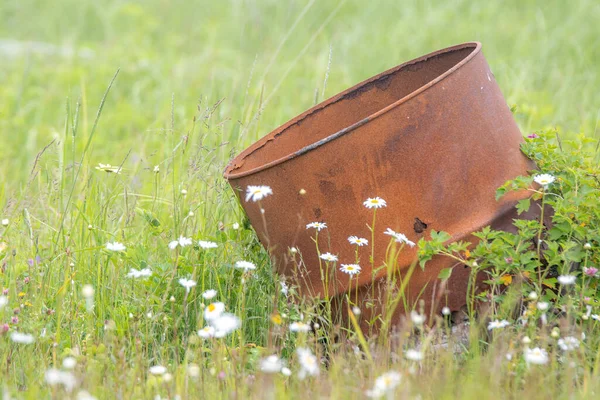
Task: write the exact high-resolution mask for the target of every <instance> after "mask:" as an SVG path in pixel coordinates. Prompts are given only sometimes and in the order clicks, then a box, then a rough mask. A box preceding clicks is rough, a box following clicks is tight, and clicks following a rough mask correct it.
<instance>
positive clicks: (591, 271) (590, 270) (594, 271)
mask: <svg viewBox="0 0 600 400" xmlns="http://www.w3.org/2000/svg"><path fill="white" fill-rule="evenodd" d="M583 273H584V274H585V275H587V276H591V277H597V276H598V268H596V267H583Z"/></svg>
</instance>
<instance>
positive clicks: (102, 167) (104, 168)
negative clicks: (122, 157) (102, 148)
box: [96, 163, 121, 174]
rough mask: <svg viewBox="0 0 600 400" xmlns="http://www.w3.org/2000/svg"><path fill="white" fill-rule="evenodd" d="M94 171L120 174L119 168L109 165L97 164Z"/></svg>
mask: <svg viewBox="0 0 600 400" xmlns="http://www.w3.org/2000/svg"><path fill="white" fill-rule="evenodd" d="M96 169H97V170H99V171H104V172H108V173H113V174H120V173H121V167H115V166H112V165H110V164H102V163H98V166H97V167H96Z"/></svg>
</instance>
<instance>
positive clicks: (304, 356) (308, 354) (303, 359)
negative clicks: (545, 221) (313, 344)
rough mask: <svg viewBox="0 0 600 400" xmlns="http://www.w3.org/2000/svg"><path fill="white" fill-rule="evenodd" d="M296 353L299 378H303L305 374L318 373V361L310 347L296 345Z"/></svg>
mask: <svg viewBox="0 0 600 400" xmlns="http://www.w3.org/2000/svg"><path fill="white" fill-rule="evenodd" d="M296 354H297V355H298V363H299V364H300V372H299V374H298V377H299V378H300V379H304V378H305V377H306V376H317V375H319V361H318V360H317V357H316V356H315V355H314V354H313V353H312V351H310V349H307V348H304V347H298V348H297V349H296Z"/></svg>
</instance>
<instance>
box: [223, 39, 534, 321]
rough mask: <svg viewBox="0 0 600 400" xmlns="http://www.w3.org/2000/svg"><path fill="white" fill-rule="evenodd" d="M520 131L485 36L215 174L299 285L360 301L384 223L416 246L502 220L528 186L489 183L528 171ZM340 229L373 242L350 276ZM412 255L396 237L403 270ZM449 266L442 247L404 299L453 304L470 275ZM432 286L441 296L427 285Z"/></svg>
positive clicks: (310, 117) (342, 102)
mask: <svg viewBox="0 0 600 400" xmlns="http://www.w3.org/2000/svg"><path fill="white" fill-rule="evenodd" d="M522 140H523V138H522V135H521V132H520V131H519V128H518V127H517V125H516V123H515V121H514V119H513V116H512V114H511V111H510V110H509V108H508V106H507V104H506V101H505V99H504V98H503V96H502V93H501V91H500V88H499V87H498V84H497V83H496V80H495V79H494V75H493V74H492V72H491V71H490V68H489V66H488V64H487V62H486V60H485V58H484V56H483V53H482V51H481V44H480V43H477V42H472V43H464V44H460V45H457V46H453V47H449V48H446V49H443V50H439V51H436V52H433V53H430V54H427V55H425V56H422V57H419V58H417V59H414V60H412V61H408V62H405V63H403V64H401V65H399V66H397V67H395V68H392V69H389V70H387V71H385V72H383V73H381V74H379V75H377V76H374V77H373V78H370V79H367V80H365V81H364V82H361V83H359V84H358V85H356V86H354V87H352V88H350V89H347V90H345V91H343V92H342V93H340V94H338V95H335V96H333V97H331V98H330V99H328V100H326V101H324V102H322V103H320V104H318V105H316V106H314V107H313V108H311V109H310V110H308V111H306V112H304V113H303V114H301V115H299V116H297V117H296V118H293V119H292V120H290V121H289V122H287V123H286V124H284V125H282V126H281V127H279V128H277V129H275V130H274V131H272V132H271V133H269V134H268V135H266V136H264V137H263V138H262V139H260V140H259V141H258V142H256V143H254V144H253V145H251V146H250V147H249V148H247V149H246V150H244V151H243V152H242V153H241V154H240V155H238V156H237V157H235V158H234V159H233V160H232V161H231V162H230V163H229V165H228V166H227V168H226V170H225V174H224V175H225V177H226V178H227V179H228V181H229V183H230V185H231V186H232V188H233V189H234V191H235V192H236V193H237V194H238V196H239V199H240V202H241V204H242V205H243V207H244V209H245V211H246V213H247V216H248V218H249V220H250V222H251V224H252V226H253V227H254V229H255V230H256V233H257V234H258V237H259V239H260V241H261V242H262V243H263V245H264V246H265V247H266V248H267V249H268V251H269V252H270V254H271V255H272V258H273V260H274V266H275V268H276V270H277V271H278V272H279V273H280V274H282V275H284V276H289V277H294V276H295V277H296V278H297V277H298V276H297V275H298V269H299V268H300V269H301V273H302V278H301V279H297V283H298V284H299V285H300V288H301V293H303V294H305V295H312V296H321V297H323V296H324V295H325V294H326V293H327V295H328V297H329V296H335V295H340V294H344V293H346V292H347V291H348V290H349V287H350V284H351V285H352V287H354V286H355V285H358V287H359V292H360V293H361V295H360V296H361V297H360V299H359V301H364V300H365V299H366V297H365V296H367V293H369V292H370V290H369V289H368V287H369V285H370V284H371V283H372V282H373V279H374V277H375V280H376V281H377V280H381V279H384V278H385V274H386V271H387V269H386V268H382V269H380V270H378V271H377V273H373V271H372V265H374V266H375V268H378V267H379V266H381V265H383V264H384V263H385V262H386V250H387V247H388V243H389V242H390V239H391V238H390V236H387V235H385V234H384V231H385V230H386V229H387V228H390V229H392V230H394V231H395V232H400V233H403V234H405V235H406V237H407V238H408V239H409V240H410V241H412V242H417V241H418V240H419V239H421V238H423V237H425V238H427V237H428V235H429V232H430V231H431V230H432V229H433V230H436V231H445V232H448V233H449V234H450V235H451V237H452V239H451V240H453V241H454V240H456V241H457V240H471V239H473V237H472V236H471V235H470V234H471V233H472V232H474V231H477V230H479V229H480V228H482V227H485V226H488V225H491V226H494V227H496V228H500V229H510V227H511V218H512V216H513V211H514V205H515V203H516V202H517V201H518V200H519V199H521V198H524V197H526V196H527V195H526V194H525V193H516V194H512V195H510V196H505V197H503V198H502V199H501V200H500V201H497V200H496V198H495V191H496V189H497V188H498V187H499V186H501V185H502V184H503V183H504V182H505V181H507V180H509V179H512V178H514V177H516V176H519V175H524V174H527V173H528V171H529V170H532V169H534V168H535V166H534V165H533V163H532V162H531V161H529V160H528V159H527V158H526V157H525V156H524V155H523V154H522V153H521V151H520V143H521V142H522ZM249 185H267V186H269V187H271V189H272V192H273V194H272V195H270V196H268V197H266V198H264V199H263V200H262V201H261V202H260V205H259V204H257V203H253V202H252V201H245V198H244V197H245V190H246V187H247V186H249ZM373 197H380V198H382V199H384V200H386V202H387V206H386V207H384V208H380V209H377V215H376V222H375V227H374V228H375V229H374V239H375V240H374V243H372V242H371V232H370V230H369V226H371V225H372V219H373V209H369V208H367V207H365V206H364V204H363V202H364V201H365V200H366V199H368V198H373ZM261 209H264V211H261ZM311 222H324V223H326V224H327V228H326V229H324V230H322V231H320V232H319V243H318V245H319V252H317V249H316V245H315V241H314V237H315V233H316V232H315V230H311V229H307V224H309V223H311ZM349 236H358V237H363V238H367V239H368V240H369V241H370V243H369V245H368V246H365V247H361V248H360V249H359V256H360V262H359V264H360V266H361V268H362V271H361V272H360V274H358V275H356V276H352V275H349V274H347V273H345V272H343V271H341V270H340V269H339V266H340V265H341V264H344V263H355V261H356V258H355V257H356V252H355V251H356V246H355V245H353V244H351V243H350V242H349V241H348V237H349ZM372 245H375V248H374V260H373V261H374V263H373V264H371V262H370V255H371V246H372ZM290 248H294V249H297V250H298V251H299V252H300V253H299V254H301V262H300V265H298V261H296V262H292V258H291V255H290V253H289V249H290ZM324 252H330V253H332V254H335V255H337V258H338V261H337V265H336V267H335V272H334V274H335V276H334V279H331V280H324V279H323V275H322V273H321V271H320V268H321V269H322V268H323V267H322V264H323V260H320V259H319V256H318V254H319V253H324ZM293 256H294V257H297V254H296V255H293ZM416 257H417V248H416V247H409V246H405V247H404V248H403V250H402V252H401V254H400V255H399V256H398V258H397V262H396V265H395V268H397V270H398V271H399V273H400V274H402V273H403V272H404V271H406V270H407V269H408V268H409V266H410V265H411V263H413V261H414V260H415V258H416ZM320 261H321V262H320ZM451 266H455V265H454V262H453V261H452V260H449V259H446V258H441V257H439V258H434V259H433V260H432V261H430V262H429V263H428V264H427V265H426V266H425V268H424V270H421V269H419V268H417V269H416V270H415V272H414V273H413V275H412V276H411V279H410V283H409V284H408V286H407V287H406V294H407V296H408V298H409V299H412V300H414V301H416V300H417V299H424V300H425V302H426V303H427V304H428V307H429V308H431V307H432V306H433V303H434V302H435V303H436V304H435V308H436V309H439V308H441V307H443V306H448V307H450V308H451V309H452V310H457V309H459V308H460V307H461V306H463V305H464V304H465V298H466V290H467V281H468V276H469V271H468V268H465V267H464V266H460V268H455V272H454V273H453V274H452V276H451V278H450V279H449V280H448V282H446V284H445V285H439V284H438V283H439V280H438V274H439V272H440V270H441V269H443V268H448V267H451ZM325 281H327V287H326V286H325ZM441 287H443V293H441V292H440V293H435V290H436V288H438V289H439V288H441ZM435 299H437V300H435ZM371 300H373V299H371ZM401 308H403V307H401ZM429 308H428V309H429ZM403 311H404V310H403V309H401V310H399V312H403Z"/></svg>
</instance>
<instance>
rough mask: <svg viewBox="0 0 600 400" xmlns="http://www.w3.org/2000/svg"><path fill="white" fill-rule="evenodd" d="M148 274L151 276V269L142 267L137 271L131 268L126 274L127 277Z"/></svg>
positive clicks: (147, 275) (145, 275)
mask: <svg viewBox="0 0 600 400" xmlns="http://www.w3.org/2000/svg"><path fill="white" fill-rule="evenodd" d="M150 276H152V270H151V269H150V268H144V269H142V270H139V271H138V270H137V269H135V268H131V269H130V270H129V273H128V274H127V277H128V278H147V277H150Z"/></svg>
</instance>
